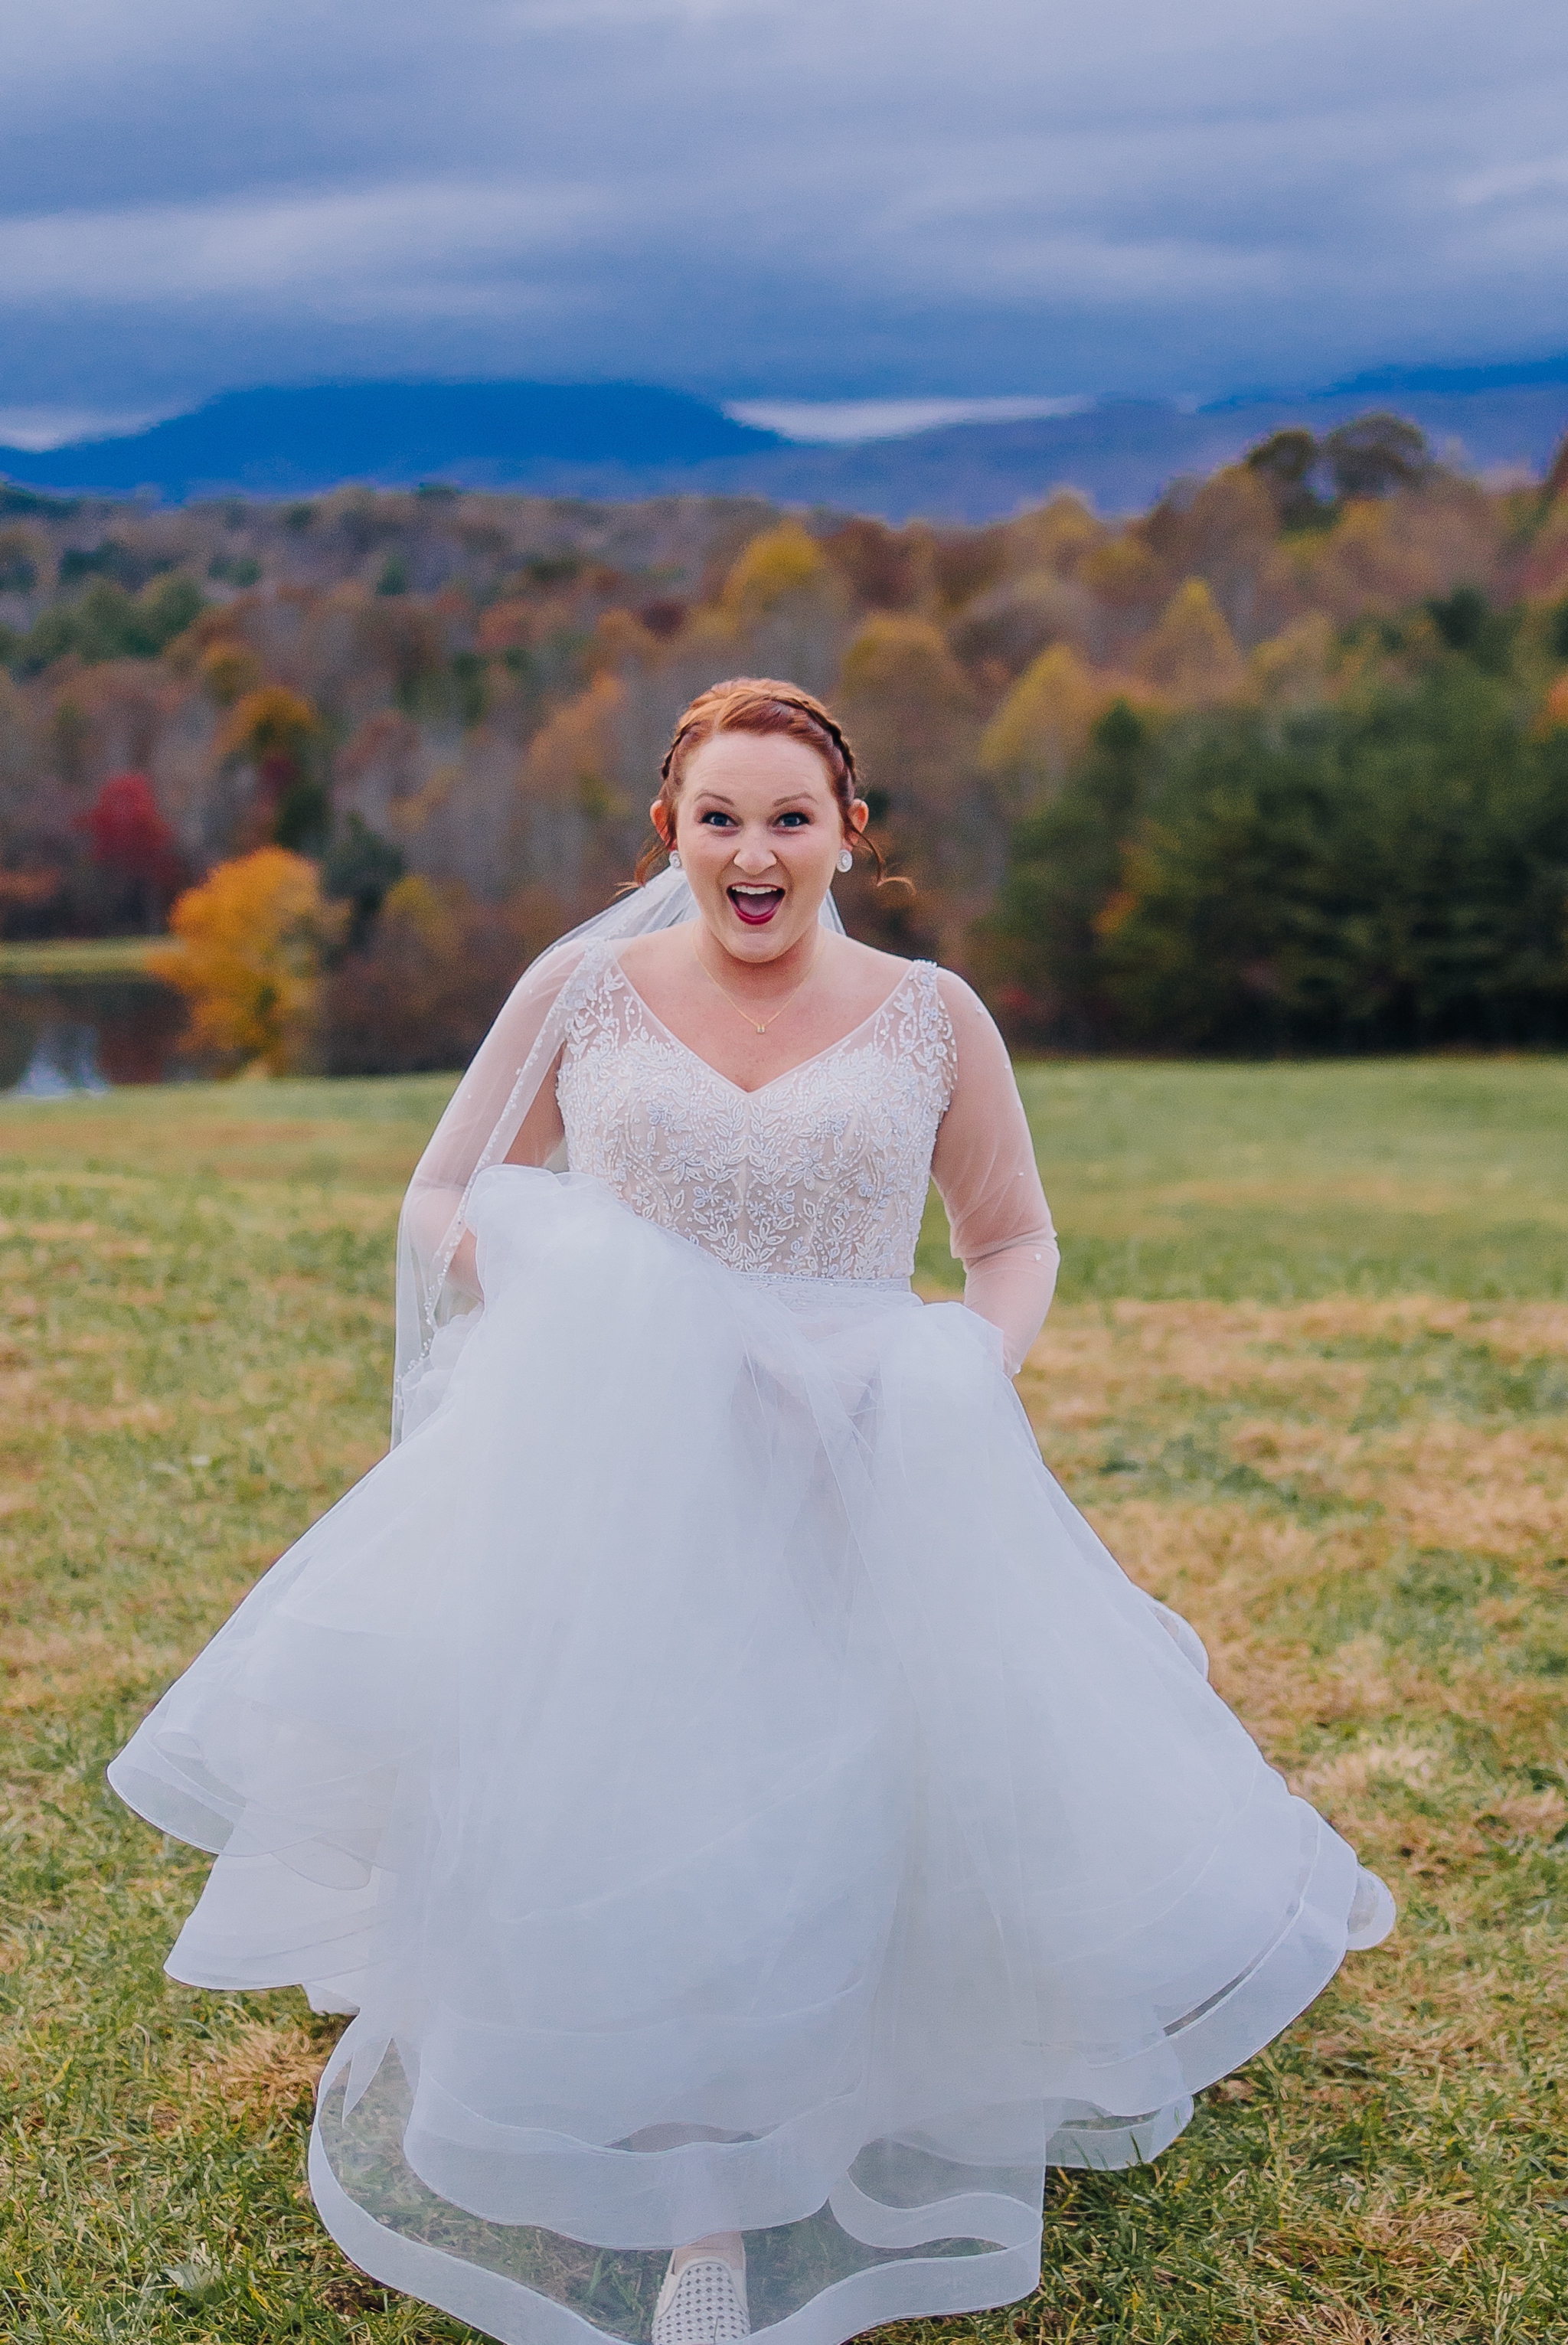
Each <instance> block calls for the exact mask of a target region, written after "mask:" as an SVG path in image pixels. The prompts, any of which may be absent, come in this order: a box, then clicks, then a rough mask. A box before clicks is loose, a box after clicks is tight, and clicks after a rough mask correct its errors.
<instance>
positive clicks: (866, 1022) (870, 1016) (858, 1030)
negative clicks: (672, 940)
mask: <svg viewBox="0 0 1568 2345" xmlns="http://www.w3.org/2000/svg"><path fill="white" fill-rule="evenodd" d="M612 959H614V962H615V967H616V975H617V977H618V978H619V979H620V980H621V983H622V984H623V985H624V986H625V987H626V991H627V992H628V993H629V994H630V995H631V997H632V1000H634V1001H635V1002H636V1005H637V1008H638V1009H639V1010H641V1011H642V1013H643V1016H644V1017H645V1018H646V1019H647V1020H648V1022H649V1024H650V1025H653V1026H657V1028H658V1030H659V1032H660V1033H661V1034H662V1035H663V1036H664V1038H665V1040H666V1041H667V1042H673V1043H674V1044H675V1047H676V1049H677V1051H681V1052H682V1053H683V1054H684V1055H685V1056H686V1057H687V1058H688V1059H691V1060H694V1061H696V1063H697V1066H699V1067H700V1068H702V1070H703V1071H704V1072H705V1073H706V1074H709V1075H711V1076H712V1077H713V1080H714V1081H715V1082H716V1083H722V1084H723V1085H724V1088H725V1090H726V1091H733V1092H734V1093H735V1095H736V1097H737V1098H738V1099H748V1100H749V1099H760V1098H761V1097H762V1094H763V1092H764V1091H773V1090H774V1089H776V1088H777V1086H778V1085H779V1083H787V1082H788V1081H789V1078H790V1076H791V1075H798V1074H799V1073H800V1071H801V1070H802V1069H803V1068H806V1067H814V1066H816V1065H817V1064H818V1062H819V1061H820V1060H822V1059H830V1058H831V1057H832V1056H833V1054H834V1052H835V1051H841V1050H842V1049H843V1047H844V1045H845V1043H846V1042H852V1041H854V1039H855V1037H856V1035H857V1034H863V1033H864V1032H865V1030H866V1028H867V1027H868V1026H874V1025H875V1024H876V1021H877V1020H878V1019H879V1018H880V1017H881V1015H882V1012H883V1011H884V1010H891V1007H892V1005H893V1003H894V1002H895V1001H896V1000H898V997H899V995H900V994H901V992H902V991H903V989H904V987H905V986H906V985H907V984H908V983H909V981H910V980H911V977H912V976H913V975H914V973H915V971H916V969H919V968H920V967H921V963H920V962H919V961H918V960H911V962H910V964H909V966H908V968H907V969H905V970H904V972H903V974H902V976H901V978H900V979H899V980H898V982H897V984H896V985H894V987H893V988H892V990H891V992H890V993H886V994H884V995H883V996H882V999H881V1001H879V1002H878V1004H877V1006H876V1008H875V1009H874V1010H870V1011H868V1013H867V1015H866V1016H865V1017H864V1018H862V1019H861V1020H860V1024H859V1025H858V1026H851V1027H850V1030H849V1032H848V1033H847V1034H840V1037H839V1039H838V1041H836V1042H826V1043H824V1044H823V1046H822V1048H821V1050H820V1051H812V1052H811V1054H810V1056H809V1058H805V1059H797V1060H796V1061H795V1063H794V1065H793V1066H792V1067H785V1068H784V1069H782V1070H781V1071H780V1072H779V1073H778V1074H776V1075H769V1078H768V1081H766V1082H765V1083H759V1084H758V1086H757V1088H756V1090H755V1091H748V1090H747V1088H746V1086H745V1084H744V1083H738V1082H736V1081H734V1079H733V1077H731V1076H729V1075H721V1074H720V1073H719V1071H718V1068H717V1067H715V1066H712V1065H710V1064H709V1062H708V1060H706V1059H705V1058H704V1057H703V1055H702V1052H701V1051H694V1050H693V1049H692V1047H691V1044H690V1043H689V1042H683V1041H681V1039H680V1036H679V1035H678V1034H677V1033H676V1032H675V1031H674V1030H672V1029H671V1028H670V1027H668V1026H667V1025H666V1024H665V1022H664V1020H663V1019H662V1018H661V1017H660V1016H659V1014H658V1012H657V1010H655V1009H653V1008H652V1007H651V1006H650V1004H649V1003H648V1002H647V1001H646V1000H644V999H643V996H642V995H641V994H640V993H639V992H638V991H637V989H636V986H635V985H634V984H633V983H632V980H631V979H630V978H629V977H628V976H627V975H626V969H625V968H624V967H623V965H622V962H621V957H620V955H619V953H616V954H614V955H612Z"/></svg>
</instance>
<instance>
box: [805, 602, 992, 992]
mask: <svg viewBox="0 0 1568 2345" xmlns="http://www.w3.org/2000/svg"><path fill="white" fill-rule="evenodd" d="M836 700H837V706H838V707H839V710H840V714H841V716H842V717H843V721H844V724H845V726H846V728H847V729H848V732H849V734H850V739H851V740H852V741H853V743H854V745H855V755H856V757H857V759H858V761H859V765H860V773H861V776H862V777H863V780H864V782H865V784H866V786H867V796H868V797H869V798H870V801H871V809H872V813H873V815H874V816H875V817H876V819H877V824H878V828H879V830H880V831H881V835H882V837H883V838H884V839H885V840H887V841H888V843H889V844H891V848H892V850H893V853H894V857H895V858H896V860H897V862H898V866H899V868H900V869H901V871H903V872H905V873H907V875H908V876H909V877H910V878H911V879H913V880H914V881H915V882H916V884H917V885H920V886H926V887H931V886H934V887H936V888H952V889H958V888H963V887H965V886H966V885H969V884H972V878H973V874H972V871H970V870H969V869H968V868H966V857H967V856H968V851H969V846H970V842H971V840H972V837H973V835H974V827H973V824H972V819H971V817H972V805H971V800H972V793H973V778H974V776H973V758H974V733H973V709H972V699H971V694H970V688H969V685H968V683H967V681H966V679H965V677H964V674H963V671H962V668H961V667H960V666H959V665H958V662H957V661H956V660H955V659H954V658H953V655H952V652H951V651H950V650H949V648H948V645H947V639H946V637H945V636H944V635H943V634H942V631H941V630H940V628H937V627H934V626H932V624H931V622H930V621H929V620H927V619H917V618H914V617H912V616H906V615H904V614H901V613H895V612H891V611H886V612H878V613H877V614H875V615H874V616H873V617H871V618H870V619H868V620H867V621H866V623H865V624H864V626H863V627H861V629H860V632H859V634H857V635H856V636H855V638H854V641H853V642H852V643H851V644H850V645H849V647H848V649H847V650H846V652H845V654H844V659H843V665H842V667H841V669H840V675H839V689H838V693H837V695H836ZM933 900H934V898H933ZM953 900H954V902H955V903H956V901H957V898H956V897H955V898H954V899H953ZM956 917H957V914H956V913H955V918H956ZM948 949H949V950H952V951H956V950H957V949H958V943H957V931H956V929H955V931H954V938H953V940H952V941H951V942H950V944H949V947H948Z"/></svg>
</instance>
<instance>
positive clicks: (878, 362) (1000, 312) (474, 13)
mask: <svg viewBox="0 0 1568 2345" xmlns="http://www.w3.org/2000/svg"><path fill="white" fill-rule="evenodd" d="M5 48H6V56H5V117H6V129H5V139H4V141H3V142H0V439H5V438H6V437H19V436H21V433H22V431H26V432H27V433H29V434H30V435H31V436H34V437H35V438H36V437H39V436H58V435H59V432H60V431H61V430H62V429H63V428H65V426H66V424H67V423H68V424H70V425H71V426H72V427H73V428H77V429H79V428H84V427H85V425H86V424H87V423H97V424H99V425H103V424H107V423H108V422H109V421H122V420H125V419H128V418H131V417H141V416H150V415H152V414H155V413H167V412H169V411H172V410H174V409H176V408H178V407H182V406H185V405H188V404H191V403H193V402H194V401H196V400H198V399H199V398H201V397H204V396H206V395H208V394H209V393H210V392H211V391H217V390H219V389H224V388H230V387H237V386H239V385H244V384H249V383H258V382H286V381H311V380H320V379H321V378H323V377H342V376H353V375H378V374H397V375H403V376H409V375H414V376H423V375H436V376H446V377H463V376H473V375H522V376H533V377H538V378H543V379H549V380H555V381H575V380H582V379H589V378H594V379H606V378H616V377H619V378H631V379H636V380H640V381H656V382H664V383H670V384H676V385H678V386H680V387H682V388H686V389H689V390H694V391H702V392H704V393H707V394H709V395H712V396H716V397H718V398H721V399H725V400H733V401H801V400H806V401H864V400H885V399H890V398H891V399H904V398H916V397H921V398H931V399H938V398H940V399H955V398H956V399H980V398H997V397H1008V398H1033V399H1040V400H1056V399H1068V398H1074V397H1083V396H1085V395H1089V394H1095V395H1099V396H1105V395H1115V394H1117V393H1149V394H1154V395H1159V396H1175V397H1186V398H1199V397H1208V396H1214V395H1219V394H1222V393H1224V392H1226V391H1233V390H1237V389H1240V388H1244V387H1254V386H1264V385H1268V386H1278V387H1282V388H1289V387H1306V386H1308V385H1313V384H1318V383H1322V382H1326V381H1331V380H1334V379H1336V378H1338V377H1341V376H1344V375H1347V374H1350V373H1354V372H1356V371H1359V370H1360V369H1363V368H1367V367H1372V366H1377V365H1379V364H1381V363H1385V362H1390V361H1394V362H1401V363H1420V362H1423V361H1429V362H1430V361H1456V360H1457V361H1466V360H1469V361H1477V360H1500V359H1516V358H1530V357H1534V356H1541V355H1544V354H1547V353H1550V352H1554V351H1559V350H1568V7H1565V6H1564V5H1563V0H1484V5H1483V0H1316V5H1314V6H1312V7H1311V8H1309V9H1308V8H1304V7H1301V6H1298V5H1280V0H1185V5H1180V6H1177V5H1172V0H1095V5H1093V6H1086V5H1084V0H1074V5H1071V6H1064V5H1060V4H1059V0H443V5H433V0H373V5H372V0H225V5H219V6H214V5H212V0H134V5H127V0H50V5H48V6H47V7H42V6H35V7H32V8H28V9H23V8H21V7H15V8H13V9H12V10H11V11H9V12H8V19H7V25H6V35H5ZM18 420H20V429H18V428H17V427H18ZM7 426H9V427H10V428H9V429H8V428H7Z"/></svg>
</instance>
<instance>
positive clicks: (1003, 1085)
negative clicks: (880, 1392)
mask: <svg viewBox="0 0 1568 2345" xmlns="http://www.w3.org/2000/svg"><path fill="white" fill-rule="evenodd" d="M939 983H940V986H941V990H942V1000H943V1002H944V1003H945V1005H946V1008H947V1013H948V1016H949V1017H950V1018H951V1019H952V1029H953V1033H954V1036H955V1038H956V1040H957V1044H958V1080H957V1082H956V1083H955V1085H954V1088H953V1092H952V1099H951V1100H950V1101H949V1102H948V1109H947V1113H946V1114H945V1115H944V1116H943V1118H942V1128H941V1130H940V1131H939V1132H938V1133H937V1141H936V1149H935V1152H934V1154H933V1156H932V1179H933V1180H934V1181H935V1183H936V1185H937V1189H938V1191H939V1192H940V1193H941V1196H942V1203H943V1204H944V1205H945V1206H946V1207H947V1217H948V1223H949V1226H950V1228H951V1230H952V1251H953V1254H955V1256H956V1257H957V1259H958V1260H959V1261H960V1262H961V1263H962V1264H963V1272H964V1281H963V1299H964V1301H965V1303H966V1304H968V1305H969V1308H970V1309H971V1310H972V1311H975V1312H978V1313H979V1315H980V1316H981V1317H982V1318H983V1319H989V1320H990V1322H991V1324H992V1325H993V1327H995V1328H997V1329H999V1330H1000V1332H1001V1335H1002V1349H1003V1359H1004V1361H1005V1363H1006V1366H1007V1373H1008V1375H1009V1376H1016V1375H1017V1373H1018V1370H1019V1369H1020V1367H1021V1366H1022V1365H1023V1358H1024V1355H1025V1354H1026V1353H1027V1352H1028V1349H1029V1347H1030V1345H1032V1344H1033V1341H1034V1338H1035V1336H1036V1335H1038V1334H1039V1333H1040V1330H1041V1327H1042V1325H1044V1319H1045V1314H1046V1312H1047V1311H1048V1310H1049V1308H1050V1305H1051V1297H1052V1295H1053V1294H1054V1292H1055V1287H1056V1266H1057V1262H1058V1260H1059V1254H1058V1249H1057V1245H1056V1233H1055V1230H1054V1228H1053V1226H1052V1223H1051V1209H1050V1207H1049V1206H1048V1205H1047V1204H1046V1203H1045V1193H1044V1190H1043V1189H1042V1187H1041V1185H1040V1173H1039V1168H1038V1166H1037V1165H1036V1164H1035V1162H1034V1143H1033V1140H1032V1138H1031V1136H1030V1132H1029V1124H1028V1120H1027V1118H1026V1117H1025V1115H1024V1112H1023V1101H1022V1100H1021V1099H1020V1098H1019V1096H1018V1085H1017V1082H1016V1081H1015V1080H1014V1078H1013V1064H1012V1061H1011V1060H1010V1059H1009V1058H1008V1055H1007V1046H1006V1044H1005V1043H1004V1042H1003V1039H1002V1037H1001V1035H1000V1034H999V1033H998V1032H997V1030H996V1025H995V1022H994V1020H993V1018H992V1017H991V1014H990V1012H989V1011H988V1010H986V1008H985V1006H984V1004H983V1002H982V1001H981V1000H980V999H979V997H978V996H977V995H976V994H975V993H973V992H972V990H971V989H970V988H969V987H968V986H967V985H965V984H964V982H963V980H962V978H957V977H953V976H952V974H951V973H950V972H948V971H947V970H943V972H942V977H941V979H940V980H939Z"/></svg>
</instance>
